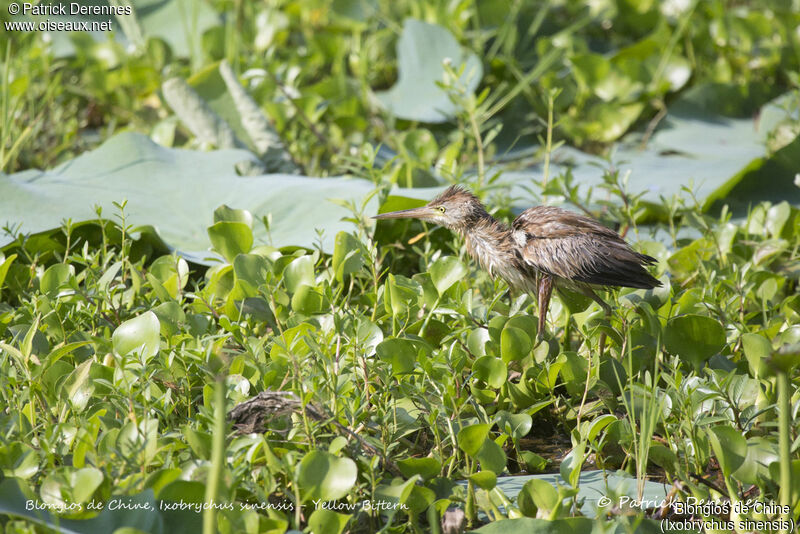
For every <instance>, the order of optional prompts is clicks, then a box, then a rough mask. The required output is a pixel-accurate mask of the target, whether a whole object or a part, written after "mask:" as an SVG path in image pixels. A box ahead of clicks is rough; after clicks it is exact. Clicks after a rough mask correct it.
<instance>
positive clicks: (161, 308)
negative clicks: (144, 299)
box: [152, 301, 186, 337]
mask: <svg viewBox="0 0 800 534" xmlns="http://www.w3.org/2000/svg"><path fill="white" fill-rule="evenodd" d="M152 312H153V313H154V314H155V315H156V317H158V322H159V324H160V327H161V335H163V336H164V337H169V336H174V335H175V334H177V333H178V332H180V329H181V325H182V324H183V323H184V322H186V314H185V313H184V311H183V308H181V305H180V304H178V303H177V302H175V301H169V302H164V303H162V304H159V305H158V306H156V307H155V308H153V310H152Z"/></svg>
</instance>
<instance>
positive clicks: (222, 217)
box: [214, 204, 253, 228]
mask: <svg viewBox="0 0 800 534" xmlns="http://www.w3.org/2000/svg"><path fill="white" fill-rule="evenodd" d="M214 222H215V223H218V222H240V223H244V224H246V225H247V226H248V227H250V228H252V227H253V214H252V213H250V212H249V211H247V210H238V209H234V208H231V207H230V206H226V205H225V204H223V205H221V206H220V207H218V208H217V209H215V210H214Z"/></svg>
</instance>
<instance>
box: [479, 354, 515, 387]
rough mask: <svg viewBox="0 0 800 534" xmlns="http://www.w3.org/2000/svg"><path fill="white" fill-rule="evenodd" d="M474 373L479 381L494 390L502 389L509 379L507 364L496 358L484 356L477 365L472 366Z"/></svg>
mask: <svg viewBox="0 0 800 534" xmlns="http://www.w3.org/2000/svg"><path fill="white" fill-rule="evenodd" d="M472 371H473V373H475V377H476V378H477V379H478V380H481V381H483V382H485V383H486V384H487V385H488V386H489V387H492V388H499V387H501V386H502V385H503V384H505V383H506V379H507V378H508V368H507V367H506V363H505V362H504V361H503V360H501V359H500V358H495V357H494V356H482V357H480V358H478V359H477V360H475V363H473V364H472Z"/></svg>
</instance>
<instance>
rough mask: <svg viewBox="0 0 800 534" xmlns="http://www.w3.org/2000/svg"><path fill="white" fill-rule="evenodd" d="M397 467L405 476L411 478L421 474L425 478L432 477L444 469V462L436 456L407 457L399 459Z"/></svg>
mask: <svg viewBox="0 0 800 534" xmlns="http://www.w3.org/2000/svg"><path fill="white" fill-rule="evenodd" d="M397 467H399V468H400V472H401V473H403V476H405V477H407V478H411V477H412V476H414V475H419V476H421V477H422V478H423V479H424V480H428V479H431V478H433V477H435V476H437V475H438V474H439V472H440V471H441V470H442V462H440V461H439V460H437V459H436V458H406V459H405V460H399V461H398V462H397Z"/></svg>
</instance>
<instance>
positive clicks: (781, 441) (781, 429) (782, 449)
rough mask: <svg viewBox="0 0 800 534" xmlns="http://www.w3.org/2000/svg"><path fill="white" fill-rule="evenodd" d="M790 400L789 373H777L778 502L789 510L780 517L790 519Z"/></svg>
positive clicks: (785, 519)
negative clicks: (779, 484) (779, 485)
mask: <svg viewBox="0 0 800 534" xmlns="http://www.w3.org/2000/svg"><path fill="white" fill-rule="evenodd" d="M791 411H792V406H791V401H790V399H789V375H788V373H786V372H779V373H778V455H779V457H780V481H781V487H780V494H779V495H780V503H781V506H782V507H784V506H785V507H786V508H785V509H787V510H789V512H788V513H785V514H782V516H783V517H782V519H783V520H784V521H786V522H787V524H788V522H789V521H790V520H791V504H792V502H791V499H792V458H791V430H792V421H791Z"/></svg>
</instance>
